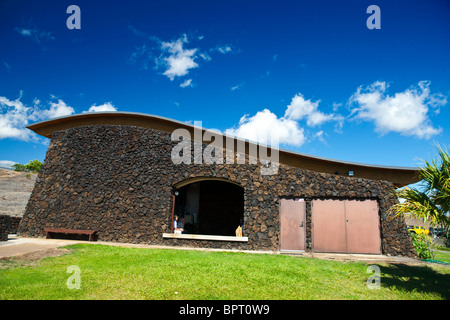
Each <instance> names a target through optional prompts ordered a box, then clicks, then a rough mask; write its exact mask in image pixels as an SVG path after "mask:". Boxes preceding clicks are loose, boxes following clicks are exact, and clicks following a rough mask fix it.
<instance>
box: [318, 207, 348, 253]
mask: <svg viewBox="0 0 450 320" xmlns="http://www.w3.org/2000/svg"><path fill="white" fill-rule="evenodd" d="M311 211H312V223H313V228H312V237H313V251H315V252H346V251H347V243H346V231H345V227H346V226H345V204H344V201H339V200H314V201H312V203H311Z"/></svg>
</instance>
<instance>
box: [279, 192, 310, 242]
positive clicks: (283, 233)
mask: <svg viewBox="0 0 450 320" xmlns="http://www.w3.org/2000/svg"><path fill="white" fill-rule="evenodd" d="M305 223H306V203H305V201H296V200H294V199H280V249H281V250H295V251H302V250H305Z"/></svg>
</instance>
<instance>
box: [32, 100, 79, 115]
mask: <svg viewBox="0 0 450 320" xmlns="http://www.w3.org/2000/svg"><path fill="white" fill-rule="evenodd" d="M38 103H40V102H39V100H38ZM38 113H40V115H38V118H40V119H51V118H58V117H64V116H69V115H71V114H74V113H75V110H74V109H73V108H72V107H70V106H68V105H67V104H66V103H65V102H64V101H62V100H61V99H59V100H58V102H57V103H55V102H50V109H45V110H38Z"/></svg>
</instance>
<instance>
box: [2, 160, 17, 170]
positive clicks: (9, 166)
mask: <svg viewBox="0 0 450 320" xmlns="http://www.w3.org/2000/svg"><path fill="white" fill-rule="evenodd" d="M16 163H17V162H15V161H10V160H0V168H6V169H12V166H13V165H14V164H16Z"/></svg>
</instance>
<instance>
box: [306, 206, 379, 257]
mask: <svg viewBox="0 0 450 320" xmlns="http://www.w3.org/2000/svg"><path fill="white" fill-rule="evenodd" d="M311 214H312V249H313V251H315V252H342V253H369V254H381V238H380V222H379V215H378V203H377V201H375V200H362V201H359V200H331V199H327V200H313V201H312V203H311Z"/></svg>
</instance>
